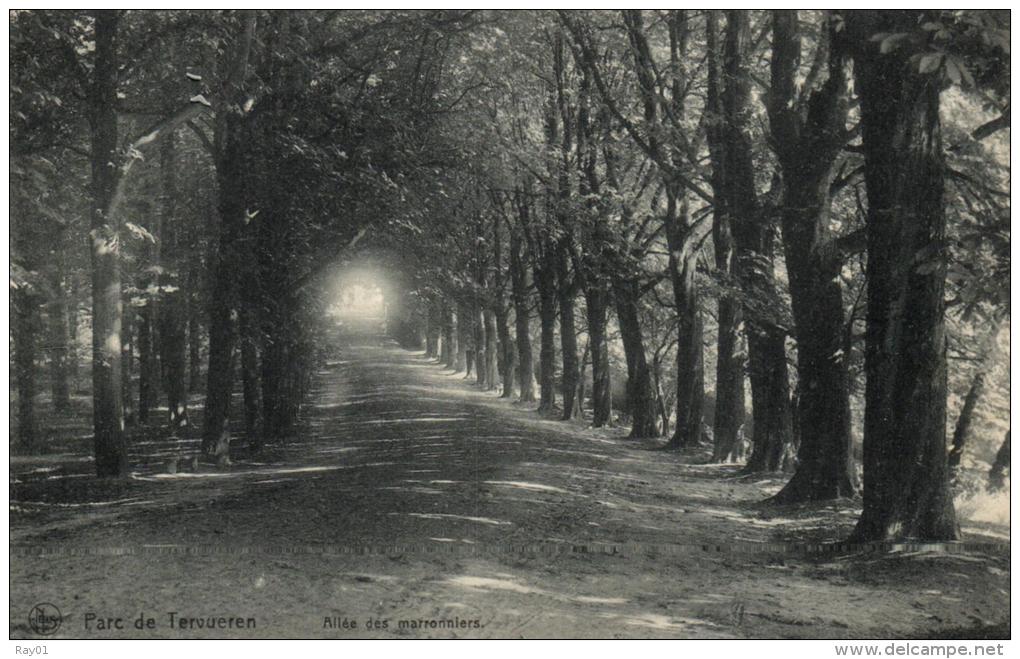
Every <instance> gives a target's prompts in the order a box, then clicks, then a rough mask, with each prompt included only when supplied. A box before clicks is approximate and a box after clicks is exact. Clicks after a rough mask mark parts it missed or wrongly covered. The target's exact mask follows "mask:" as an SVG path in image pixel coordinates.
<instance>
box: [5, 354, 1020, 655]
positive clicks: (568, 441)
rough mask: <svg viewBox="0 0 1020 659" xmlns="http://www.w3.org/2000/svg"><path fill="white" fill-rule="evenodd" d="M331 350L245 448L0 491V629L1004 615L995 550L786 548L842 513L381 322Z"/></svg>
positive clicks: (648, 627)
mask: <svg viewBox="0 0 1020 659" xmlns="http://www.w3.org/2000/svg"><path fill="white" fill-rule="evenodd" d="M343 355H344V356H343V359H342V360H337V361H334V362H331V363H330V364H329V365H328V366H327V368H326V369H325V370H324V371H323V372H322V373H320V374H319V377H318V378H317V385H316V387H317V388H316V391H315V392H314V396H313V400H312V403H311V405H310V407H309V408H308V414H307V427H306V431H305V432H303V433H302V436H301V438H300V440H298V441H295V442H292V443H290V444H288V445H287V446H285V447H283V448H278V449H274V451H273V452H272V453H271V454H269V455H268V456H264V457H262V458H261V459H260V460H259V461H258V462H251V461H243V460H239V461H237V462H235V464H234V465H233V466H232V467H231V468H230V469H229V470H227V471H212V470H210V471H203V470H200V471H199V472H198V473H180V474H173V475H171V474H165V473H164V474H161V473H159V471H160V469H159V467H158V464H150V465H148V466H147V467H145V468H144V469H142V471H140V472H139V473H138V474H136V475H135V477H134V478H133V479H132V480H131V481H129V482H126V483H122V484H120V485H118V486H116V488H114V489H112V490H111V489H109V488H107V489H102V490H88V489H87V488H86V490H84V491H85V492H86V493H87V494H88V496H85V498H84V499H81V500H76V501H71V502H70V503H68V501H67V497H66V496H65V497H64V498H63V499H61V498H60V497H59V496H56V495H54V496H47V495H46V492H47V491H48V490H42V491H40V492H38V493H36V494H34V495H33V497H34V498H35V500H34V501H33V500H31V499H32V498H33V497H28V496H23V497H21V500H18V501H15V502H13V503H12V513H11V543H12V547H11V552H12V554H11V595H10V602H11V611H12V620H11V624H10V631H11V635H12V636H13V637H24V636H35V635H36V634H35V633H34V632H33V631H32V630H31V628H30V626H29V623H28V614H29V611H30V610H31V609H32V607H33V605H35V604H38V603H40V602H48V603H51V604H53V605H55V606H56V607H58V608H59V609H60V611H61V614H62V619H63V622H62V624H61V626H60V628H59V629H57V630H56V633H55V636H57V637H85V638H107V637H116V636H135V637H158V638H164V637H169V638H178V637H182V638H190V637H209V636H212V637H223V636H226V637H242V638H246V637H312V638H320V637H323V638H356V637H444V638H445V637H501V638H506V637H511V638H516V637H531V638H533V637H684V638H688V637H695V638H702V637H706V638H733V637H735V638H743V637H816V638H818V637H821V638H826V637H832V638H846V637H889V636H915V637H916V636H918V635H930V634H939V633H959V630H961V629H967V630H968V631H967V632H966V633H968V634H972V633H991V634H992V635H994V634H996V633H1002V632H1003V629H1005V633H1006V634H1008V615H1009V614H1008V612H1009V593H1008V589H1009V585H1008V584H1009V561H1008V546H1006V547H1001V546H1000V547H993V546H989V547H987V548H985V549H981V548H976V549H975V548H973V547H972V548H969V549H968V550H967V551H948V552H947V551H940V552H937V551H914V550H913V548H909V547H906V548H903V550H902V551H896V552H891V553H890V552H883V553H867V554H865V553H859V552H858V553H853V554H843V555H838V554H835V553H832V552H819V553H812V552H810V551H805V550H804V548H805V547H807V548H810V547H812V546H815V545H813V544H812V543H817V542H821V541H831V540H835V539H838V538H839V537H841V535H843V534H845V533H846V531H847V530H848V529H849V528H850V526H852V524H853V521H854V518H855V516H856V514H857V510H856V509H855V508H853V507H851V506H850V505H848V504H847V505H843V506H835V507H833V506H829V507H821V508H819V507H815V508H812V509H796V510H783V511H777V510H769V509H762V508H760V507H758V506H756V505H755V503H756V502H758V501H760V500H761V499H762V498H763V496H764V495H765V494H767V493H768V492H770V491H774V489H775V488H776V487H778V485H779V483H778V482H776V481H757V482H747V481H744V480H740V479H737V478H735V477H734V475H733V468H732V467H728V466H723V465H694V464H685V462H684V458H682V457H681V456H677V455H673V454H667V453H662V452H658V451H653V450H650V447H647V446H642V445H638V444H635V443H634V442H631V441H628V440H626V439H624V438H622V437H620V436H619V433H618V432H616V431H602V432H595V431H592V430H590V429H586V428H583V427H582V426H580V425H570V424H563V423H560V422H556V421H551V420H544V419H541V418H539V417H538V416H537V415H536V414H535V413H534V412H532V411H531V410H530V409H525V408H523V407H521V406H517V405H513V404H511V403H509V402H508V401H504V400H500V399H498V398H497V397H496V395H495V393H492V392H483V391H480V390H479V389H477V388H476V387H475V386H474V385H473V384H469V383H468V382H465V381H464V380H463V376H462V375H454V374H451V373H449V372H447V371H443V370H442V369H441V367H439V366H437V365H436V364H434V363H430V362H428V361H427V360H425V359H424V357H422V356H421V354H420V353H410V352H406V351H403V350H400V349H399V348H397V347H395V346H393V345H389V344H385V343H383V342H381V341H372V342H366V343H365V344H363V345H358V346H352V347H350V348H349V349H345V350H344V353H343ZM74 491H75V492H80V491H82V490H81V489H80V488H78V489H76V490H74ZM65 494H66V492H65ZM83 496H84V495H83ZM73 498H74V497H72V499H73ZM999 532H1000V533H1001V532H1003V531H1002V530H1001V529H1000V530H999ZM1004 532H1005V533H1007V534H1008V529H1006V530H1005V531H1004ZM970 539H972V540H977V541H985V542H987V541H989V540H992V539H994V538H989V537H981V536H971V538H970ZM791 542H795V543H807V545H804V544H798V545H797V546H798V547H799V549H798V550H795V551H793V550H790V549H789V548H788V547H787V546H786V545H784V544H783V543H791ZM21 612H24V616H22V615H21ZM171 612H174V613H175V616H174V621H175V624H174V625H173V626H171V624H170V622H171V616H170V613H171ZM139 616H142V629H137V628H136V626H135V625H136V621H137V620H138V618H139ZM208 617H213V618H215V619H216V620H213V623H214V624H215V625H217V626H218V627H219V628H218V629H214V630H208V629H204V628H202V629H195V628H190V629H181V628H180V623H179V620H180V619H181V618H196V619H198V618H201V619H203V624H204V619H205V618H208ZM106 618H112V619H113V621H112V624H111V625H109V626H110V627H113V629H103V628H102V627H103V626H101V625H100V624H99V621H100V620H102V619H106ZM118 618H119V619H121V620H122V622H121V626H122V627H123V629H119V630H118V629H116V626H117V623H116V619H118ZM148 618H152V619H153V628H147V619H148ZM220 618H222V620H219V619H220ZM234 618H237V620H233V619H234ZM252 619H253V620H252ZM345 621H346V628H345ZM252 622H254V625H255V627H254V628H253V629H252V628H237V627H250V625H251V623H252ZM352 623H353V624H356V627H352V626H351V625H352ZM373 623H374V624H375V627H373ZM384 623H385V627H382V625H383V624H384ZM197 624H198V621H197V620H196V621H195V622H194V624H193V625H192V626H193V627H194V626H196V625H197ZM1003 624H1005V625H1006V627H1005V628H1003V627H1001V625H1003ZM224 626H226V627H227V628H224ZM952 630H957V631H956V632H953V631H952Z"/></svg>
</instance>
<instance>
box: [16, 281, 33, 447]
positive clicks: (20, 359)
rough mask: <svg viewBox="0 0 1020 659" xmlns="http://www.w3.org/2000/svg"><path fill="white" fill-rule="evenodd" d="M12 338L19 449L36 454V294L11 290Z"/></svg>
mask: <svg viewBox="0 0 1020 659" xmlns="http://www.w3.org/2000/svg"><path fill="white" fill-rule="evenodd" d="M10 299H11V319H12V320H13V323H12V327H11V338H12V339H13V342H14V377H15V379H16V381H17V384H18V451H19V452H21V453H35V452H36V451H37V450H38V448H39V446H38V444H37V442H38V440H39V427H38V421H37V419H36V415H35V395H36V368H35V358H36V337H37V336H38V333H39V306H38V299H37V298H36V296H35V295H32V294H31V293H28V292H25V291H12V292H11V297H10Z"/></svg>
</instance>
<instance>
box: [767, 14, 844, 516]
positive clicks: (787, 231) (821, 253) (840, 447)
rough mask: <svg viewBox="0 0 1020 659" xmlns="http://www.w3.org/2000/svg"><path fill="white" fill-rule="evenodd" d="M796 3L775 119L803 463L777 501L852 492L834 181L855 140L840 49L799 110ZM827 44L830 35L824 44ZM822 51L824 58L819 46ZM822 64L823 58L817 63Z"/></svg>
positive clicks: (832, 52)
mask: <svg viewBox="0 0 1020 659" xmlns="http://www.w3.org/2000/svg"><path fill="white" fill-rule="evenodd" d="M798 25H799V21H798V16H797V12H795V11H776V12H774V18H773V45H772V50H773V57H772V89H773V92H772V96H771V97H770V103H769V121H770V124H771V130H772V134H773V137H774V141H775V143H776V146H775V149H776V152H777V155H778V157H779V163H780V166H781V169H782V173H783V203H782V208H781V211H780V216H781V222H782V229H783V247H784V251H785V255H786V269H787V272H788V275H789V279H790V298H791V300H792V304H793V316H794V321H795V326H796V338H797V372H798V374H799V382H798V395H797V397H796V405H797V414H796V421H797V426H798V427H800V428H805V429H808V432H806V433H803V434H801V433H796V435H797V436H798V437H799V439H800V442H799V450H798V453H797V461H798V465H797V471H796V473H795V474H794V475H793V478H791V479H790V482H789V483H787V485H786V486H785V487H784V488H783V489H782V491H780V492H779V494H777V495H776V496H775V497H773V500H774V501H776V502H779V503H795V502H802V501H816V500H824V499H834V498H838V497H848V496H853V494H854V493H855V491H856V483H855V476H854V470H853V462H852V455H851V450H850V449H851V434H850V387H849V382H848V378H847V370H846V366H845V364H844V363H843V362H844V360H845V359H846V356H845V355H844V354H843V350H842V344H843V333H844V324H845V323H844V311H843V293H842V289H841V285H840V280H839V271H840V268H841V267H842V264H843V257H842V255H841V254H838V253H837V252H836V250H835V249H834V238H833V236H832V230H831V229H830V224H831V223H830V218H829V208H830V205H831V200H830V194H829V188H830V185H831V180H832V174H833V166H834V164H835V162H836V159H837V157H838V156H839V154H840V151H841V150H842V148H843V145H844V143H845V141H846V129H845V126H846V114H847V109H846V107H847V106H846V73H845V71H844V64H845V63H844V57H843V55H842V54H841V53H842V50H841V49H840V48H838V47H837V48H828V49H827V50H828V53H829V55H828V62H826V64H827V65H828V69H829V76H828V79H827V80H826V82H825V83H824V84H823V85H822V86H821V87H820V88H818V89H817V90H814V91H812V92H811V94H810V98H809V99H808V100H807V103H808V111H807V115H806V116H802V115H801V114H800V113H798V112H797V111H796V110H795V107H796V105H797V103H798V99H797V98H795V95H796V89H797V85H796V74H797V70H798V66H799V60H800V50H801V45H800V33H799V27H798ZM825 43H828V42H827V41H823V44H825ZM818 50H819V52H818V53H817V54H816V55H815V57H822V56H823V55H822V52H823V49H822V48H819V49H818ZM821 64H822V62H821V60H819V61H818V62H816V63H815V65H816V66H820V65H821Z"/></svg>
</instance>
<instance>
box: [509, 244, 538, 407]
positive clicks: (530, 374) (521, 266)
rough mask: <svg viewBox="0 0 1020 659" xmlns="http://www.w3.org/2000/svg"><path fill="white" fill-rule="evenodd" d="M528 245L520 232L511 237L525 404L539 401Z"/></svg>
mask: <svg viewBox="0 0 1020 659" xmlns="http://www.w3.org/2000/svg"><path fill="white" fill-rule="evenodd" d="M523 249H524V241H523V240H521V234H520V231H511V233H510V285H511V291H512V296H511V297H512V298H513V304H514V326H515V330H516V331H515V334H516V338H517V375H518V380H519V382H520V391H521V396H520V400H521V402H523V403H531V402H534V400H535V366H534V362H533V361H532V353H531V327H530V325H531V323H530V312H529V309H528V306H529V304H528V302H529V300H528V297H529V296H528V272H527V269H526V268H527V266H526V265H525V259H524V254H523Z"/></svg>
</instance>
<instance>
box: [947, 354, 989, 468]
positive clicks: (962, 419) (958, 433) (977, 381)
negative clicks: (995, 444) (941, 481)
mask: <svg viewBox="0 0 1020 659" xmlns="http://www.w3.org/2000/svg"><path fill="white" fill-rule="evenodd" d="M978 368H979V370H978V372H977V373H976V374H975V375H974V379H973V380H971V382H970V388H969V389H967V397H966V398H964V399H963V409H962V410H960V416H959V418H958V419H957V420H956V428H955V429H954V430H953V447H952V448H951V449H950V450H949V477H950V480H955V478H956V472H957V471H958V470H959V469H960V459H961V458H962V457H963V449H964V448H965V447H966V445H967V433H968V432H969V431H970V424H971V421H972V420H973V418H974V408H976V407H977V404H978V401H979V400H981V393H982V392H983V391H984V388H985V371H984V369H983V368H981V367H980V366H979V367H978Z"/></svg>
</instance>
